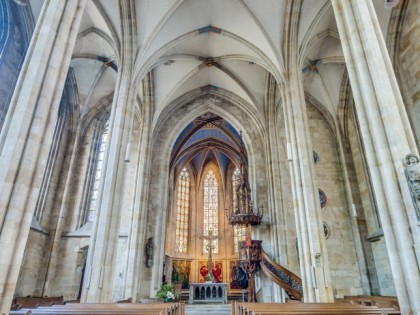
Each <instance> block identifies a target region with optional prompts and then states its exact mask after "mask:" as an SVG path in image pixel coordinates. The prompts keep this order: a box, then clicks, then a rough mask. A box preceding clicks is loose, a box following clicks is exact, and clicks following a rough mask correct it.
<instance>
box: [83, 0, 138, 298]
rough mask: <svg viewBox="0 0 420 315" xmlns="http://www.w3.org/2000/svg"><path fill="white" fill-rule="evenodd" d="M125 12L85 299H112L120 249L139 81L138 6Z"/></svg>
mask: <svg viewBox="0 0 420 315" xmlns="http://www.w3.org/2000/svg"><path fill="white" fill-rule="evenodd" d="M119 4H120V9H121V16H122V51H121V61H120V63H119V65H118V80H117V85H116V88H115V93H114V100H113V104H112V110H111V118H110V132H109V142H108V145H107V148H106V152H105V158H104V164H103V165H104V169H103V172H102V174H103V176H102V178H101V183H100V187H99V194H98V195H99V197H98V199H97V205H96V217H95V220H94V224H93V227H92V233H91V237H90V241H89V253H88V257H87V261H86V266H87V276H86V277H85V280H84V290H83V293H82V299H81V300H82V301H83V302H88V303H93V302H95V303H104V302H111V301H112V290H113V282H114V270H115V261H116V254H117V249H118V238H119V229H120V217H121V207H122V199H123V198H124V196H123V193H124V175H125V170H126V167H125V165H126V164H125V163H127V162H126V161H125V157H126V153H127V151H128V150H127V146H128V144H129V141H130V136H129V135H130V133H131V128H130V127H131V123H130V122H131V120H132V119H133V116H134V107H135V96H136V92H137V85H136V84H135V82H134V80H133V78H134V76H133V69H134V55H135V52H136V45H135V39H136V35H135V28H136V23H135V8H134V2H133V1H132V0H127V1H125V0H121V1H120V2H119Z"/></svg>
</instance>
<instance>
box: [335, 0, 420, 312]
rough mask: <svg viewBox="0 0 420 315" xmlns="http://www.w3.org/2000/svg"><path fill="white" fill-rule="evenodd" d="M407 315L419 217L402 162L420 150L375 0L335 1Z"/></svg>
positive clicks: (418, 285) (412, 301)
mask: <svg viewBox="0 0 420 315" xmlns="http://www.w3.org/2000/svg"><path fill="white" fill-rule="evenodd" d="M332 4H333V9H334V13H335V17H336V20H337V26H338V30H339V34H340V38H341V43H342V47H343V52H344V57H345V60H346V65H347V70H348V73H349V78H350V83H351V87H352V92H353V96H354V101H355V107H356V112H357V117H358V120H359V124H360V129H361V132H360V134H361V137H362V140H363V144H364V149H365V152H366V160H367V164H368V169H369V173H370V177H371V180H372V186H373V191H374V193H375V197H376V200H377V203H378V211H379V215H380V218H381V222H382V227H383V231H384V237H385V242H386V246H387V250H388V255H389V260H390V264H391V270H392V274H393V277H394V283H395V288H396V291H397V295H398V299H399V303H400V306H401V310H402V313H403V314H412V313H414V314H420V299H419V298H418V297H419V296H420V272H419V256H418V254H419V253H418V252H417V256H416V250H417V251H418V250H419V234H420V231H419V221H418V220H417V217H416V213H415V208H414V205H413V202H412V200H411V196H410V192H409V187H408V185H407V181H406V178H405V174H404V168H403V164H402V160H403V159H404V157H405V156H406V155H407V154H408V153H410V152H412V153H416V154H417V149H416V145H415V141H414V136H413V133H412V129H411V128H410V126H409V122H408V118H407V114H406V112H405V109H404V104H403V101H402V97H401V92H400V90H399V87H398V84H397V80H396V78H395V74H394V72H393V69H392V64H391V61H390V59H389V56H388V52H387V48H386V46H385V41H384V39H383V37H382V33H381V29H380V27H379V23H378V19H377V17H376V14H375V10H374V7H373V5H372V2H371V1H360V0H340V1H338V0H332Z"/></svg>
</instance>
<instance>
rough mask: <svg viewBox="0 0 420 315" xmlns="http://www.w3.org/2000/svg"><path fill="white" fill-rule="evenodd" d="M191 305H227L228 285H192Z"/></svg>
mask: <svg viewBox="0 0 420 315" xmlns="http://www.w3.org/2000/svg"><path fill="white" fill-rule="evenodd" d="M188 303H189V304H194V303H224V304H226V303H227V283H190V299H189V301H188Z"/></svg>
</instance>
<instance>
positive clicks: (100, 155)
mask: <svg viewBox="0 0 420 315" xmlns="http://www.w3.org/2000/svg"><path fill="white" fill-rule="evenodd" d="M108 131H109V117H108V119H107V120H106V121H105V124H104V125H103V127H102V134H101V138H100V145H99V149H98V151H97V157H96V165H95V177H94V179H93V186H92V189H91V191H90V198H89V204H88V212H87V218H86V222H93V220H94V219H95V209H96V200H97V199H98V192H99V184H100V182H101V176H102V168H103V163H104V155H105V148H106V143H107V141H108Z"/></svg>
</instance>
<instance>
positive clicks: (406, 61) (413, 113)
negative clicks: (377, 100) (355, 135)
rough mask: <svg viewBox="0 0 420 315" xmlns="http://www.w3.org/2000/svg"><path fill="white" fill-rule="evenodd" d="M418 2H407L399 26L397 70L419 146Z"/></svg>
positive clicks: (419, 27) (419, 30) (419, 69)
mask: <svg viewBox="0 0 420 315" xmlns="http://www.w3.org/2000/svg"><path fill="white" fill-rule="evenodd" d="M419 15H420V2H419V1H417V0H411V1H409V2H408V5H407V8H406V10H405V15H404V17H403V23H402V27H401V30H400V32H401V35H400V36H401V37H400V45H399V50H398V52H399V56H398V61H399V64H398V65H397V70H398V72H399V74H400V77H399V84H400V86H401V87H402V92H403V93H404V96H405V97H404V99H405V101H406V104H405V105H406V109H407V112H408V115H409V118H410V121H411V125H412V127H413V129H414V132H415V136H416V139H417V145H418V146H420V124H419V122H420V43H419V38H420V23H419Z"/></svg>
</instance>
